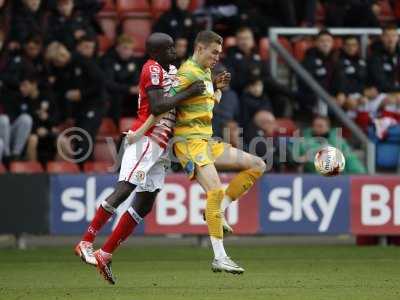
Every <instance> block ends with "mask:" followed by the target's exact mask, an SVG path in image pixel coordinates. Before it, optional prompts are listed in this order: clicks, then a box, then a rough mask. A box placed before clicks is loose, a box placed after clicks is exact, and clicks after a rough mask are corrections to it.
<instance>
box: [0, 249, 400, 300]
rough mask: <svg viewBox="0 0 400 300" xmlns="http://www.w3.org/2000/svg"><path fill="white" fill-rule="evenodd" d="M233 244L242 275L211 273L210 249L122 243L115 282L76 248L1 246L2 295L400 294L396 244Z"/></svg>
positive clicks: (232, 297)
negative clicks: (85, 261) (83, 258)
mask: <svg viewBox="0 0 400 300" xmlns="http://www.w3.org/2000/svg"><path fill="white" fill-rule="evenodd" d="M228 248H229V253H230V254H231V256H232V257H233V258H234V259H236V260H237V261H238V262H239V263H240V264H241V265H242V266H243V267H245V268H246V273H245V274H244V275H241V276H239V275H230V274H221V273H218V274H214V273H212V272H211V271H210V255H211V252H210V250H209V249H202V248H196V247H174V246H172V247H168V246H163V247H134V248H127V247H125V248H124V247H122V249H121V250H120V251H119V252H118V253H117V254H115V255H114V262H113V269H114V272H115V274H116V276H117V284H116V285H115V286H111V285H109V284H107V283H106V282H105V281H104V280H103V279H102V278H101V277H100V275H99V274H98V273H97V271H96V269H95V268H93V267H89V266H87V265H84V264H82V263H81V262H80V261H79V260H78V259H77V258H76V257H75V256H73V255H72V252H71V249H67V248H51V249H50V248H45V249H35V250H28V251H18V250H0V299H7V300H9V299H29V300H32V299H41V300H42V299H71V300H72V299H73V300H75V299H95V300H101V299H106V300H111V299H129V300H136V299H137V300H146V299H157V300H159V299H160V300H161V299H174V300H177V299H185V300H188V299H201V300H205V299H218V300H225V299H229V300H239V299H263V300H265V299H279V300H282V299H296V300H298V299H307V300H310V299H324V300H325V299H335V300H339V299H340V300H341V299H351V300H354V299H380V300H381V299H400V281H399V280H400V251H399V249H396V248H392V247H386V248H382V247H365V248H357V247H353V246H257V247H228Z"/></svg>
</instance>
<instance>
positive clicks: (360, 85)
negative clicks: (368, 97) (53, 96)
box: [333, 52, 368, 95]
mask: <svg viewBox="0 0 400 300" xmlns="http://www.w3.org/2000/svg"><path fill="white" fill-rule="evenodd" d="M367 79H368V68H367V63H366V61H365V60H364V59H362V58H361V57H360V56H359V55H356V56H348V55H347V54H346V53H344V52H342V53H341V54H340V56H339V60H338V63H337V68H336V71H335V79H334V81H333V90H334V94H335V95H337V94H338V93H344V94H346V95H348V94H354V93H359V94H362V93H363V91H364V88H365V87H366V85H367Z"/></svg>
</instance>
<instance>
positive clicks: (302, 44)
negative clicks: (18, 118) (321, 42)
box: [293, 39, 313, 61]
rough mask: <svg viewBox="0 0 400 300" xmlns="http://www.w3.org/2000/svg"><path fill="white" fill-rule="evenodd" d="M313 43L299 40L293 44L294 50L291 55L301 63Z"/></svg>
mask: <svg viewBox="0 0 400 300" xmlns="http://www.w3.org/2000/svg"><path fill="white" fill-rule="evenodd" d="M312 45H313V43H312V41H311V40H308V39H307V40H306V39H305V40H300V41H297V42H295V43H294V50H293V52H294V53H293V54H294V57H295V58H296V59H297V60H298V61H302V60H303V59H304V56H305V54H306V51H307V50H308V49H310V48H311V47H312Z"/></svg>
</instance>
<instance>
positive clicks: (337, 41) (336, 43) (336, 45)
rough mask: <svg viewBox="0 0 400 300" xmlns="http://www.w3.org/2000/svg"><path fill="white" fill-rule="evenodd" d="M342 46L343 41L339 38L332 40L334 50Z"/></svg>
mask: <svg viewBox="0 0 400 300" xmlns="http://www.w3.org/2000/svg"><path fill="white" fill-rule="evenodd" d="M342 46H343V39H342V38H341V37H335V38H334V39H333V47H334V48H335V49H340V48H342Z"/></svg>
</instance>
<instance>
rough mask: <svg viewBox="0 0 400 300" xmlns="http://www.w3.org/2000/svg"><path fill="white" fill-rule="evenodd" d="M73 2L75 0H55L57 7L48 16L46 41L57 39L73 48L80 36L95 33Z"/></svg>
mask: <svg viewBox="0 0 400 300" xmlns="http://www.w3.org/2000/svg"><path fill="white" fill-rule="evenodd" d="M74 4H75V0H57V6H56V8H57V9H56V11H55V12H53V13H52V14H51V15H50V17H49V29H48V31H47V42H48V43H50V42H53V41H58V42H60V43H62V44H64V45H66V46H67V47H68V49H70V50H73V49H75V46H76V42H77V40H79V39H80V38H81V37H83V36H84V35H91V36H94V35H95V30H94V29H93V27H92V26H91V24H90V22H88V21H87V19H86V18H85V17H84V16H83V15H82V13H81V12H80V11H78V10H75V6H74Z"/></svg>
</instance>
